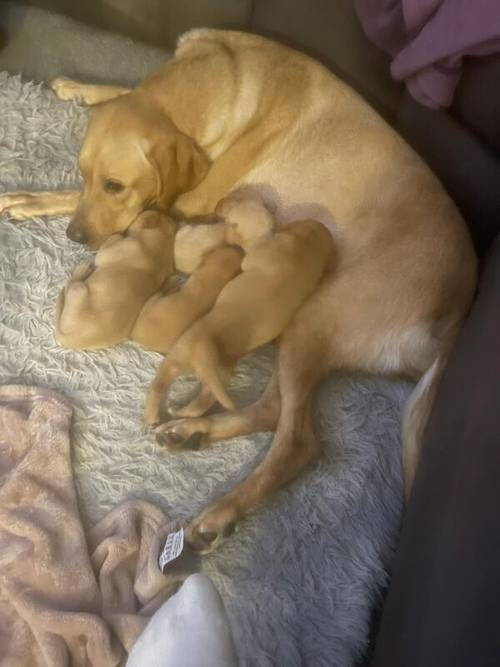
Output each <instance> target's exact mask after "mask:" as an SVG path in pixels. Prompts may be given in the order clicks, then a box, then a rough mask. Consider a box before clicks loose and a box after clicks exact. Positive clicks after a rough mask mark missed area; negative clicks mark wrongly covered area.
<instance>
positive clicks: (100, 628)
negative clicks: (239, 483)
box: [0, 386, 188, 667]
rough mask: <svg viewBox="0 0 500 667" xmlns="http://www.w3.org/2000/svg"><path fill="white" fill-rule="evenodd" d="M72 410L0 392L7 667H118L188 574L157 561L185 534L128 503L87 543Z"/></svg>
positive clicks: (36, 392) (26, 390)
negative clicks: (173, 534) (170, 540)
mask: <svg viewBox="0 0 500 667" xmlns="http://www.w3.org/2000/svg"><path fill="white" fill-rule="evenodd" d="M70 419H71V407H70V406H69V405H68V403H67V402H66V401H65V400H64V399H63V398H62V397H61V396H60V395H59V394H57V393H56V392H53V391H50V390H48V389H39V388H36V387H21V386H3V387H0V665H5V667H68V665H72V667H117V666H118V665H124V664H125V660H126V656H127V652H128V651H130V649H131V648H132V646H133V644H134V642H135V640H136V639H137V637H138V636H139V634H140V633H141V632H142V630H143V629H144V627H145V626H146V624H147V622H148V620H149V617H150V616H151V615H152V614H153V613H154V612H155V611H156V610H157V609H158V608H159V607H160V605H161V604H163V602H164V601H165V600H166V598H168V597H169V595H170V594H171V593H173V592H174V590H175V589H176V588H177V586H178V585H179V583H180V582H181V581H182V580H183V579H184V578H185V577H186V576H187V574H188V572H186V571H182V569H180V570H179V571H177V572H176V573H175V574H169V575H168V576H165V575H163V574H162V572H161V571H160V569H159V567H158V555H159V553H160V549H161V547H162V545H163V543H164V540H165V536H166V534H167V533H168V532H170V531H171V530H172V529H176V528H177V524H172V523H171V522H169V521H168V520H167V517H166V516H165V515H164V514H163V512H162V511H161V510H160V509H159V508H157V507H154V506H153V505H151V504H149V503H147V502H144V501H140V500H137V501H131V502H127V503H124V504H123V505H121V506H119V507H117V508H116V509H114V510H113V511H112V512H110V513H109V514H108V515H107V516H106V517H104V519H102V521H100V522H99V523H98V524H97V525H96V526H94V528H92V529H91V530H90V531H88V532H87V533H86V534H85V532H84V530H83V526H82V524H81V521H80V515H79V512H78V504H77V498H76V493H75V488H74V484H73V472H72V468H71V454H70V441H69V425H70Z"/></svg>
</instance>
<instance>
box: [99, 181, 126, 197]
mask: <svg viewBox="0 0 500 667" xmlns="http://www.w3.org/2000/svg"><path fill="white" fill-rule="evenodd" d="M124 189H125V186H124V185H123V183H120V181H114V180H113V179H111V178H109V179H107V180H105V181H104V190H105V191H106V192H109V193H110V194H118V193H119V192H122V191H123V190H124Z"/></svg>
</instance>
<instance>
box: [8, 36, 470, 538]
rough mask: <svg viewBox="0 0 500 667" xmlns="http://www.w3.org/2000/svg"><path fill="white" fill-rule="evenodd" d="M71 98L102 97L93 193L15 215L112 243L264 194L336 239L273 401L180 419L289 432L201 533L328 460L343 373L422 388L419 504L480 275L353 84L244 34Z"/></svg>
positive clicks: (413, 410)
mask: <svg viewBox="0 0 500 667" xmlns="http://www.w3.org/2000/svg"><path fill="white" fill-rule="evenodd" d="M53 87H54V90H55V91H56V93H57V94H58V95H59V96H60V97H61V98H63V99H74V98H80V99H81V100H83V101H84V102H87V103H89V104H98V106H97V107H96V108H95V110H94V111H93V114H92V119H91V122H90V125H89V129H88V132H87V135H86V138H85V142H84V145H83V148H82V152H81V155H80V167H81V171H82V175H83V179H84V188H83V193H81V194H80V193H73V192H63V193H58V194H53V193H42V194H39V195H29V194H18V195H7V196H4V197H3V199H2V200H1V202H0V209H1V208H4V209H9V210H10V213H11V215H12V216H13V217H15V218H23V217H29V216H30V215H34V214H43V213H45V214H51V213H63V212H64V213H69V212H71V211H75V209H76V212H75V215H74V217H73V220H72V222H71V224H70V225H69V228H68V235H69V236H70V237H71V238H72V239H74V240H77V241H81V242H86V243H88V244H89V245H91V246H93V247H98V246H99V245H100V244H101V243H102V242H103V241H104V240H105V239H107V238H108V237H109V236H110V235H111V234H113V233H115V232H120V231H123V230H125V229H127V228H128V227H129V226H130V224H131V223H132V222H133V221H134V220H135V219H136V218H137V216H138V215H139V214H140V212H141V211H142V210H144V209H145V208H148V207H151V206H154V207H157V208H160V209H169V208H170V207H171V206H172V205H175V209H176V210H177V211H178V213H179V214H181V215H183V216H185V217H189V216H196V215H205V214H210V213H212V212H213V210H214V208H215V206H216V204H217V202H218V201H219V200H220V199H222V197H224V196H226V195H227V194H228V193H229V192H230V191H232V190H233V189H235V188H237V187H240V186H244V185H253V186H254V187H255V188H257V189H258V190H259V191H260V192H261V193H262V195H263V196H264V197H265V198H266V200H267V201H268V202H269V203H270V204H271V205H272V206H274V207H275V208H276V212H277V216H278V221H279V222H280V223H286V222H288V221H291V220H294V219H299V218H304V217H309V218H315V219H318V220H320V221H322V222H323V223H324V224H326V225H327V226H328V227H329V228H330V230H331V232H332V234H333V235H334V239H335V243H336V246H337V252H338V265H337V267H336V270H335V271H334V272H333V273H331V274H330V275H329V276H328V277H327V279H326V280H324V281H323V283H322V284H321V285H320V286H319V288H318V289H317V290H316V292H315V293H314V295H313V296H312V297H311V298H310V299H309V300H308V301H307V302H306V303H305V304H304V305H303V306H302V307H301V309H300V310H299V312H298V314H297V315H296V317H295V318H294V320H293V321H292V323H291V325H290V326H289V327H288V328H287V330H286V331H285V333H284V334H283V336H282V338H281V340H280V344H279V355H278V364H277V370H276V372H275V374H274V376H273V378H272V379H271V381H270V384H269V386H268V388H267V390H266V392H265V393H264V395H263V397H262V398H261V399H260V400H259V401H258V402H257V403H255V404H254V405H251V406H250V407H247V408H245V409H243V410H236V411H234V412H230V413H223V414H220V415H214V416H209V417H206V416H205V417H201V418H196V419H183V420H181V421H179V422H177V423H176V424H175V433H176V435H177V437H178V438H179V437H182V438H184V439H186V440H187V439H189V438H190V437H191V436H192V435H193V434H195V433H196V434H199V433H202V434H203V435H204V437H205V438H206V440H207V441H216V440H220V439H221V438H228V437H231V436H236V435H240V434H244V433H251V432H254V431H258V430H261V431H262V430H275V432H276V433H275V437H274V441H273V444H272V446H271V449H270V451H269V453H268V455H267V457H266V458H265V459H264V461H263V462H262V463H261V464H260V465H259V466H258V467H257V469H256V470H255V471H254V472H253V473H252V474H251V475H250V476H249V477H248V478H247V479H246V480H245V481H243V483H241V484H240V485H239V486H237V487H236V488H235V489H234V490H233V491H232V492H231V493H229V494H228V495H226V496H225V497H223V498H222V499H221V500H219V501H218V502H216V503H214V504H213V505H211V506H209V507H208V508H207V509H206V510H205V511H204V512H203V513H202V514H201V515H200V516H198V517H197V518H196V519H194V520H193V521H192V522H191V524H190V525H189V527H188V530H187V538H188V540H190V541H191V543H192V544H193V545H195V546H197V547H198V548H200V549H203V550H207V549H209V548H210V547H211V546H212V545H214V544H215V543H216V542H218V541H219V539H220V538H221V537H223V536H225V535H226V534H228V533H229V532H230V531H231V530H232V528H233V527H234V525H235V523H236V522H237V521H238V520H239V519H240V518H241V517H243V515H244V514H245V513H246V512H248V511H250V510H252V509H254V508H255V507H256V506H257V505H259V504H260V503H261V502H262V501H263V500H264V499H265V498H266V497H267V496H268V495H269V494H270V493H271V492H272V491H273V490H275V489H277V488H278V487H280V486H282V485H284V484H286V483H287V482H289V481H290V480H292V479H293V478H294V477H296V476H297V475H298V474H299V473H300V471H301V470H303V469H304V467H305V466H306V465H307V464H308V463H310V462H311V461H312V460H314V458H315V457H316V456H317V454H318V445H317V443H316V440H315V437H314V434H313V429H312V424H311V395H312V390H313V388H314V386H315V385H316V384H317V383H318V381H319V380H321V378H322V377H323V376H324V375H325V374H326V373H327V372H329V371H332V370H335V369H339V368H350V369H360V370H363V371H369V372H374V373H402V374H406V375H408V376H410V377H412V378H415V379H416V380H418V383H417V385H416V388H415V390H414V392H413V394H412V396H411V398H410V401H409V404H408V407H407V409H406V413H405V416H404V424H403V465H404V474H405V484H406V494H407V495H408V493H409V491H410V488H411V484H412V481H413V477H414V474H415V468H416V465H417V461H418V455H419V446H420V441H421V437H422V432H423V429H424V426H425V423H426V420H427V417H428V414H429V410H430V407H431V402H432V397H433V394H434V391H435V387H436V382H437V381H438V378H439V376H440V373H441V370H442V368H443V365H444V363H445V360H446V357H447V355H448V352H449V349H450V346H451V345H452V343H453V340H454V338H455V336H456V335H457V331H458V329H459V327H460V324H461V322H462V320H463V319H464V316H465V314H466V313H467V310H468V308H469V306H470V303H471V300H472V297H473V293H474V287H475V282H476V259H475V255H474V251H473V248H472V245H471V241H470V238H469V235H468V233H467V230H466V228H465V225H464V223H463V221H462V219H461V217H460V215H459V213H458V211H457V209H456V208H455V206H454V204H453V202H452V201H451V200H450V198H449V197H448V196H447V195H446V193H445V192H444V190H443V188H442V187H441V185H440V184H439V182H438V181H437V179H436V178H435V177H434V176H433V175H432V173H431V172H430V171H429V169H428V168H427V167H426V166H425V164H424V163H423V162H422V161H421V160H420V159H419V158H418V157H417V155H416V154H415V153H414V152H413V151H412V150H411V149H410V148H409V147H408V146H407V145H406V144H405V143H404V141H403V140H402V139H401V138H400V137H399V136H398V135H397V134H396V133H395V132H394V131H393V130H392V129H391V128H390V127H389V126H388V125H387V124H386V123H385V122H384V121H383V120H382V119H381V118H380V117H379V116H378V115H377V113H375V112H374V111H373V110H372V109H371V108H370V107H369V106H368V105H367V104H366V103H365V102H364V101H363V100H362V99H361V98H360V97H359V96H358V95H357V94H356V93H355V92H354V91H353V90H351V89H350V88H349V87H348V86H347V85H345V84H344V83H343V82H342V81H340V80H339V79H337V78H336V77H335V76H334V75H333V74H332V73H331V72H329V71H328V70H327V69H325V68H324V67H322V66H321V65H320V64H318V63H317V62H315V61H314V60H312V59H311V58H309V57H307V56H305V55H303V54H301V53H298V52H296V51H293V50H291V49H289V48H286V47H284V46H282V45H280V44H276V43H274V42H272V41H269V40H267V39H264V38H262V37H258V36H255V35H249V34H244V33H239V32H226V31H218V30H208V29H199V30H193V31H191V32H188V33H187V34H185V35H184V36H183V37H181V39H180V40H179V44H178V47H177V50H176V53H175V57H174V58H173V59H172V60H171V61H170V62H168V63H167V64H166V65H165V66H164V67H162V68H161V69H159V70H158V71H157V72H156V73H155V74H153V75H152V76H150V77H149V78H148V79H146V80H145V81H144V82H143V83H142V84H141V85H139V87H138V88H136V89H135V90H133V91H131V92H130V91H127V90H125V89H122V88H109V87H98V86H84V85H81V84H78V83H76V82H73V81H68V80H64V79H63V80H57V81H56V82H54V83H53Z"/></svg>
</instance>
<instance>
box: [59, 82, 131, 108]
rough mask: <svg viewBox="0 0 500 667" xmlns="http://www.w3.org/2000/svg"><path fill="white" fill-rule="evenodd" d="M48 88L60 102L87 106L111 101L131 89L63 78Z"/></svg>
mask: <svg viewBox="0 0 500 667" xmlns="http://www.w3.org/2000/svg"><path fill="white" fill-rule="evenodd" d="M49 86H50V87H51V88H52V90H53V91H54V93H55V94H56V95H57V97H58V98H59V99H60V100H64V101H66V102H68V101H70V100H75V101H76V102H80V103H82V104H87V105H89V106H92V105H94V104H100V103H101V102H107V101H108V100H113V99H115V98H116V97H121V96H122V95H126V94H127V93H130V91H131V88H124V87H123V86H101V85H98V84H91V83H90V84H89V83H81V82H80V81H75V80H74V79H67V78H66V77H64V76H60V77H57V79H53V80H52V81H51V82H50V84H49Z"/></svg>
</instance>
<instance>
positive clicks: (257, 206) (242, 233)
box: [215, 190, 275, 250]
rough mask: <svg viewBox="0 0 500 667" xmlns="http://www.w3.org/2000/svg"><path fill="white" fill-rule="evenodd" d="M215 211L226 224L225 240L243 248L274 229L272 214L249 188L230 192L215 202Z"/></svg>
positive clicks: (248, 246) (245, 248)
mask: <svg viewBox="0 0 500 667" xmlns="http://www.w3.org/2000/svg"><path fill="white" fill-rule="evenodd" d="M215 212H216V214H217V215H219V216H220V217H221V218H222V219H223V220H224V222H225V223H226V225H227V232H226V242H227V243H233V244H234V245H238V246H240V247H242V248H243V249H244V250H248V248H250V246H251V245H253V244H254V243H255V242H256V241H258V240H259V239H261V238H263V237H264V236H266V235H267V234H269V233H270V232H272V231H273V229H274V225H275V220H274V215H273V214H272V213H271V211H270V210H269V209H268V208H267V206H266V205H265V204H264V202H263V200H262V198H261V197H260V196H259V195H258V194H257V193H256V192H254V191H251V190H240V191H235V192H234V193H231V194H230V195H228V196H227V197H225V198H224V199H222V200H221V201H220V202H219V203H218V204H217V208H216V209H215Z"/></svg>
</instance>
